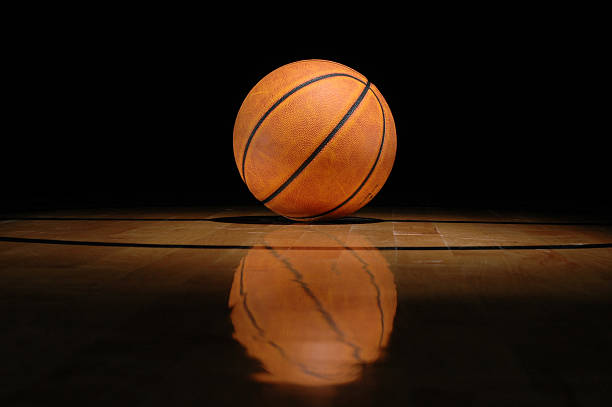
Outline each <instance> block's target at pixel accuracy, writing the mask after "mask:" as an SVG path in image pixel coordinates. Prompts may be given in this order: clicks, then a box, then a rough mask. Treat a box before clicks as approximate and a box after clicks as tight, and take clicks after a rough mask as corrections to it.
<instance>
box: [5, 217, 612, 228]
mask: <svg viewBox="0 0 612 407" xmlns="http://www.w3.org/2000/svg"><path fill="white" fill-rule="evenodd" d="M246 218H253V220H247V219H246ZM256 218H269V219H268V220H263V219H262V220H259V221H258V220H257V219H256ZM277 218H278V219H277ZM29 220H34V221H102V222H109V221H112V222H121V221H128V222H218V223H243V224H283V225H334V224H336V225H340V224H343V225H348V224H351V223H383V222H387V223H388V222H391V223H393V222H396V223H459V224H463V223H464V224H481V225H534V226H537V225H542V226H612V222H520V221H488V220H436V219H375V218H360V217H355V218H353V220H354V222H351V221H350V220H348V219H346V221H343V220H345V218H342V219H336V221H333V220H332V221H326V222H316V223H314V222H313V223H308V222H297V221H292V220H290V219H285V218H282V217H280V216H236V217H224V218H82V217H70V218H68V217H65V218H64V217H6V218H0V222H3V221H29Z"/></svg>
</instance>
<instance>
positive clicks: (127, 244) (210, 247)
mask: <svg viewBox="0 0 612 407" xmlns="http://www.w3.org/2000/svg"><path fill="white" fill-rule="evenodd" d="M0 242H7V243H32V244H50V245H68V246H93V247H135V248H150V249H200V250H206V249H208V250H224V249H227V250H231V249H242V250H251V249H256V250H257V249H262V250H270V249H271V248H272V249H274V250H413V251H449V250H450V251H452V250H574V249H607V248H612V243H585V244H580V243H578V244H556V245H512V246H504V245H487V246H273V247H271V246H266V245H252V246H249V245H207V244H166V243H130V242H95V241H83V240H60V239H32V238H25V237H10V236H0Z"/></svg>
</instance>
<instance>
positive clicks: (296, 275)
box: [229, 227, 397, 386]
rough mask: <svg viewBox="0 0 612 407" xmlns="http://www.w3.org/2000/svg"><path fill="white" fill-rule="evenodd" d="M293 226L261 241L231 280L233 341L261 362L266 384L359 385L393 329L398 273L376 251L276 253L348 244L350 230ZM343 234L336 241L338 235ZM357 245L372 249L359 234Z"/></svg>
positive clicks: (243, 260)
mask: <svg viewBox="0 0 612 407" xmlns="http://www.w3.org/2000/svg"><path fill="white" fill-rule="evenodd" d="M295 232H296V231H295V227H285V228H284V229H279V230H276V231H274V232H271V233H268V234H266V235H265V236H264V238H263V242H264V244H265V246H266V249H265V250H255V249H251V250H250V251H248V253H247V254H246V256H245V257H244V258H243V259H242V260H241V262H240V265H239V266H238V268H237V269H236V273H235V274H234V282H233V284H232V290H231V293H230V297H229V305H230V307H231V308H232V313H231V319H232V323H233V325H234V329H235V333H234V337H235V338H236V340H238V341H239V342H240V343H241V344H242V345H243V346H244V347H245V348H246V349H247V351H248V354H249V355H250V356H251V357H254V358H257V359H258V360H259V361H261V363H262V366H263V368H264V369H265V372H262V373H259V374H256V375H255V377H256V379H257V380H259V381H263V382H276V383H292V384H300V385H307V386H321V385H332V384H341V383H347V382H351V381H354V380H357V379H358V378H359V377H360V375H361V370H362V365H363V364H367V363H371V362H373V361H375V360H376V359H378V358H379V356H380V354H381V351H382V350H383V349H384V347H385V346H386V345H387V342H388V340H389V335H390V334H391V331H392V328H393V318H394V316H395V309H396V307H397V294H396V290H395V283H394V281H393V274H392V273H391V271H390V270H389V266H388V264H387V261H386V260H385V259H384V257H383V256H382V255H381V254H380V253H379V252H378V251H377V250H366V251H354V250H351V249H348V250H345V249H338V250H319V251H318V250H300V249H299V248H298V249H296V250H278V249H275V247H278V246H285V245H287V242H292V243H294V244H297V245H305V246H309V245H312V244H313V243H314V244H316V245H322V246H330V247H331V246H337V245H340V246H342V245H343V243H342V242H343V241H344V239H345V237H346V234H347V233H346V231H341V232H338V231H334V230H331V231H319V230H312V229H310V230H308V229H307V230H306V231H304V233H303V234H301V235H300V236H299V238H297V239H296V238H295ZM336 235H338V236H336ZM353 242H354V243H355V244H358V245H359V246H363V247H372V246H371V245H370V244H369V243H367V240H366V239H365V238H364V237H363V236H361V235H359V236H353Z"/></svg>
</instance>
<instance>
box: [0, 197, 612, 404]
mask: <svg viewBox="0 0 612 407" xmlns="http://www.w3.org/2000/svg"><path fill="white" fill-rule="evenodd" d="M0 305H1V306H0V320H1V321H2V324H1V325H0V353H1V354H2V363H1V364H0V405H4V406H13V405H16V406H19V405H50V404H51V403H52V402H53V403H57V402H62V403H64V404H68V405H83V406H84V405H87V406H91V405H132V406H139V405H143V406H162V405H163V406H168V405H208V406H217V405H245V406H251V405H279V406H299V405H320V406H335V405H346V406H354V405H380V406H386V405H402V406H409V405H410V406H412V405H414V406H420V405H434V406H437V405H449V406H454V405H476V406H492V405H494V406H519V405H521V406H523V405H528V406H543V405H546V406H547V405H551V406H591V405H593V406H598V405H610V404H609V402H610V401H611V400H612V367H611V366H612V308H611V305H612V226H611V223H610V220H609V219H605V218H602V217H596V216H593V215H588V214H587V215H585V214H582V215H573V216H552V215H541V214H540V215H538V214H535V213H527V212H516V211H514V212H513V211H506V212H500V211H471V212H470V211H465V210H442V209H432V208H414V209H391V208H389V209H366V210H363V211H361V212H360V213H358V214H356V215H355V216H354V217H351V218H348V219H343V220H340V221H337V222H330V223H324V224H298V223H292V222H290V221H286V220H284V219H282V218H279V217H276V216H273V214H271V213H270V212H267V211H266V210H265V209H259V208H232V209H223V208H202V209H194V208H190V209H172V208H164V209H141V210H136V209H129V210H119V209H113V210H82V211H70V212H68V211H63V212H47V213H43V212H37V213H27V214H23V213H22V214H11V215H8V216H5V217H4V218H2V219H1V220H0Z"/></svg>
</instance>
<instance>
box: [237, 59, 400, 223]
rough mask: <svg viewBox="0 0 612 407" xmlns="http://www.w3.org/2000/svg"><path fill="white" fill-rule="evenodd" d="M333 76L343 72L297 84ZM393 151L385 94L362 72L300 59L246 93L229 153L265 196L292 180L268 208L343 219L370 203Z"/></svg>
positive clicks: (299, 216)
mask: <svg viewBox="0 0 612 407" xmlns="http://www.w3.org/2000/svg"><path fill="white" fill-rule="evenodd" d="M330 74H341V75H337V76H330V77H325V78H324V79H321V80H317V81H313V82H312V83H308V84H307V85H306V86H303V87H301V88H299V86H300V85H302V84H304V83H307V82H308V81H312V80H313V78H318V77H322V76H325V75H330ZM349 75H350V76H349ZM296 87H298V90H295V89H296ZM367 87H369V89H367V90H366V88H367ZM364 90H365V91H366V93H365V96H363V98H362V99H361V100H360V99H359V97H360V95H361V94H362V92H364ZM292 91H293V93H291V92H292ZM288 93H289V95H288V96H287V94H288ZM357 102H359V103H358V105H357V106H356V108H355V109H354V111H352V113H351V114H350V116H349V117H348V118H347V119H346V121H345V122H344V123H343V124H342V126H341V127H340V128H339V129H337V131H336V133H332V131H333V130H334V128H336V127H337V125H338V124H339V123H340V122H341V121H342V120H343V118H344V117H345V116H346V115H347V113H349V110H350V109H351V107H352V106H354V105H355V103H357ZM383 118H384V123H383ZM383 130H384V143H383ZM330 134H333V137H332V138H331V139H330V140H329V142H328V143H327V144H325V146H324V147H323V148H322V149H320V151H319V152H318V153H317V154H316V155H315V157H314V159H312V161H310V162H308V165H307V166H305V167H303V170H302V171H301V172H299V174H298V175H297V176H295V178H293V179H291V178H290V177H291V176H292V174H294V173H295V172H296V171H297V170H298V169H299V168H300V167H301V166H303V163H304V162H305V161H306V160H307V158H309V156H311V155H312V154H313V153H315V152H316V150H317V148H318V147H319V146H320V145H321V143H322V142H323V140H325V139H326V138H327V137H328V136H329V135H330ZM247 146H248V149H246V147H247ZM245 149H246V155H245ZM395 151H396V133H395V124H394V121H393V117H392V114H391V111H390V109H389V106H388V105H387V103H386V101H385V100H384V98H383V96H382V95H381V94H380V92H379V91H378V89H377V88H376V87H375V86H374V85H372V84H370V83H369V82H368V81H367V79H366V78H365V77H364V76H363V75H361V74H359V73H358V72H356V71H354V70H352V69H351V68H348V67H346V66H344V65H341V64H338V63H335V62H331V61H323V60H307V61H298V62H294V63H291V64H288V65H285V66H282V67H280V68H278V69H276V70H275V71H273V72H272V73H270V74H268V75H267V76H266V77H264V78H263V79H262V80H261V81H259V83H258V84H257V85H255V87H254V88H253V89H252V90H251V92H249V94H248V95H247V97H246V99H245V100H244V102H243V104H242V106H241V108H240V111H239V112H238V116H237V118H236V123H235V125H234V157H235V160H236V165H237V166H238V169H239V171H240V172H241V170H242V166H243V164H244V174H243V173H242V172H241V176H242V179H243V180H244V181H245V182H246V184H247V186H248V188H249V190H250V191H251V192H252V193H253V195H254V196H255V197H256V198H257V199H259V200H261V201H263V200H265V199H266V198H267V197H269V196H270V195H271V194H273V193H274V192H275V191H277V190H278V189H279V188H280V187H281V186H282V185H283V184H284V183H286V182H287V181H288V180H291V182H290V183H289V184H287V185H286V187H284V188H283V189H282V190H281V192H278V193H277V195H274V198H273V199H270V200H269V201H267V202H266V206H267V207H268V208H270V209H271V210H273V211H274V212H276V213H278V214H280V215H283V216H285V217H288V218H292V219H297V220H304V221H311V220H317V219H331V218H337V217H342V216H346V215H349V214H350V213H353V212H354V211H356V210H358V209H359V208H361V207H362V206H364V205H365V204H367V203H368V202H369V201H370V200H371V199H372V198H373V197H374V196H375V195H376V194H377V193H378V191H379V190H380V188H381V187H382V186H383V184H384V183H385V181H386V179H387V177H388V176H389V173H390V171H391V168H392V166H393V161H394V159H395ZM243 162H244V163H243Z"/></svg>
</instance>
